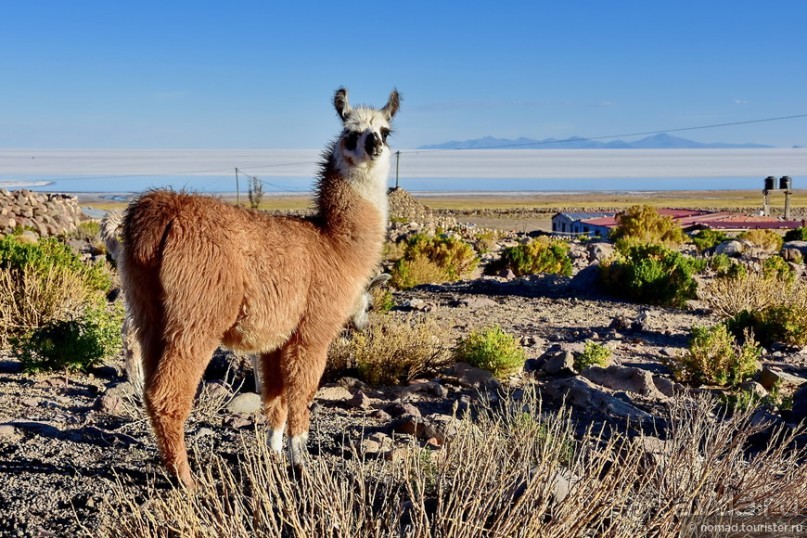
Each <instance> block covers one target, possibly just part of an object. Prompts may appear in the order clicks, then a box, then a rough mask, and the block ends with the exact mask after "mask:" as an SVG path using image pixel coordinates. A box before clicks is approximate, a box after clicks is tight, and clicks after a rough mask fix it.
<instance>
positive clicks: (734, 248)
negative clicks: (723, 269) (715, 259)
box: [715, 239, 745, 258]
mask: <svg viewBox="0 0 807 538" xmlns="http://www.w3.org/2000/svg"><path fill="white" fill-rule="evenodd" d="M744 251H745V245H744V244H743V243H742V242H740V241H737V240H736V239H731V240H729V241H723V242H722V243H720V244H719V245H717V246H716V247H715V254H725V255H726V256H730V257H734V258H738V257H740V256H741V255H742V253H743V252H744Z"/></svg>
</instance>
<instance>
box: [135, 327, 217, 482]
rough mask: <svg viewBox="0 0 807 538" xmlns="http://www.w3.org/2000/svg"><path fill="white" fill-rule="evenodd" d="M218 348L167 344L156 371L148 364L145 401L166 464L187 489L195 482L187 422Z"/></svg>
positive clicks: (210, 345) (211, 345)
mask: <svg viewBox="0 0 807 538" xmlns="http://www.w3.org/2000/svg"><path fill="white" fill-rule="evenodd" d="M215 347H216V344H215V343H213V342H209V343H207V344H206V345H203V346H189V347H184V348H183V347H179V346H177V345H174V344H168V345H167V346H166V348H165V352H164V353H163V355H162V357H161V358H160V359H159V362H158V363H157V364H156V367H155V368H149V367H148V365H147V364H146V367H147V371H146V386H145V401H146V409H147V410H148V413H149V416H150V417H151V424H152V426H153V428H154V433H155V435H156V437H157V446H158V447H159V449H160V454H161V455H162V459H163V462H164V463H165V466H166V467H168V469H169V470H170V471H172V472H174V473H175V474H176V476H177V477H178V478H179V479H180V480H181V481H182V483H183V484H185V486H187V487H193V486H194V485H195V482H194V480H193V476H192V474H191V469H190V465H189V464H188V452H187V449H186V447H185V421H186V420H187V418H188V415H189V414H190V411H191V407H192V405H193V398H194V396H195V394H196V389H197V387H198V385H199V381H200V380H201V379H202V374H203V373H204V369H205V366H206V365H207V362H208V360H209V359H210V357H211V355H212V353H213V351H214V349H215Z"/></svg>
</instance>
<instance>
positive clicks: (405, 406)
mask: <svg viewBox="0 0 807 538" xmlns="http://www.w3.org/2000/svg"><path fill="white" fill-rule="evenodd" d="M384 410H385V411H386V412H387V413H389V414H390V415H391V416H392V418H398V417H400V416H403V415H412V416H415V417H419V416H420V410H419V409H418V408H417V407H415V406H414V405H412V404H411V403H408V402H403V403H402V402H395V403H393V404H391V405H388V406H387V407H386V408H385V409H384Z"/></svg>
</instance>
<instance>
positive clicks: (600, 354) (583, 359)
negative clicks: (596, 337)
mask: <svg viewBox="0 0 807 538" xmlns="http://www.w3.org/2000/svg"><path fill="white" fill-rule="evenodd" d="M610 360H611V350H610V349H608V348H607V347H605V346H604V345H602V344H598V343H597V342H592V341H590V340H589V341H588V342H586V346H585V348H584V349H583V352H582V353H581V354H579V355H577V356H576V357H575V358H574V367H575V369H576V370H577V371H578V372H582V371H583V370H584V369H586V368H588V367H589V366H607V365H608V362H609V361H610Z"/></svg>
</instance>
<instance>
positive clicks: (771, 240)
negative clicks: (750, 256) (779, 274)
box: [737, 230, 784, 252]
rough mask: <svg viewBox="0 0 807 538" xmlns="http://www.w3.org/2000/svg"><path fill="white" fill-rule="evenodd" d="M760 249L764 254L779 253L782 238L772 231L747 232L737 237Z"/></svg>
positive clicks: (782, 241)
mask: <svg viewBox="0 0 807 538" xmlns="http://www.w3.org/2000/svg"><path fill="white" fill-rule="evenodd" d="M737 239H745V240H746V241H749V242H751V243H753V244H754V245H756V246H757V247H759V248H761V249H762V250H764V251H765V252H779V251H780V250H781V249H782V244H783V243H784V238H783V237H782V236H781V235H779V234H778V233H776V232H774V231H773V230H748V231H746V232H743V233H741V234H740V235H738V236H737Z"/></svg>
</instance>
